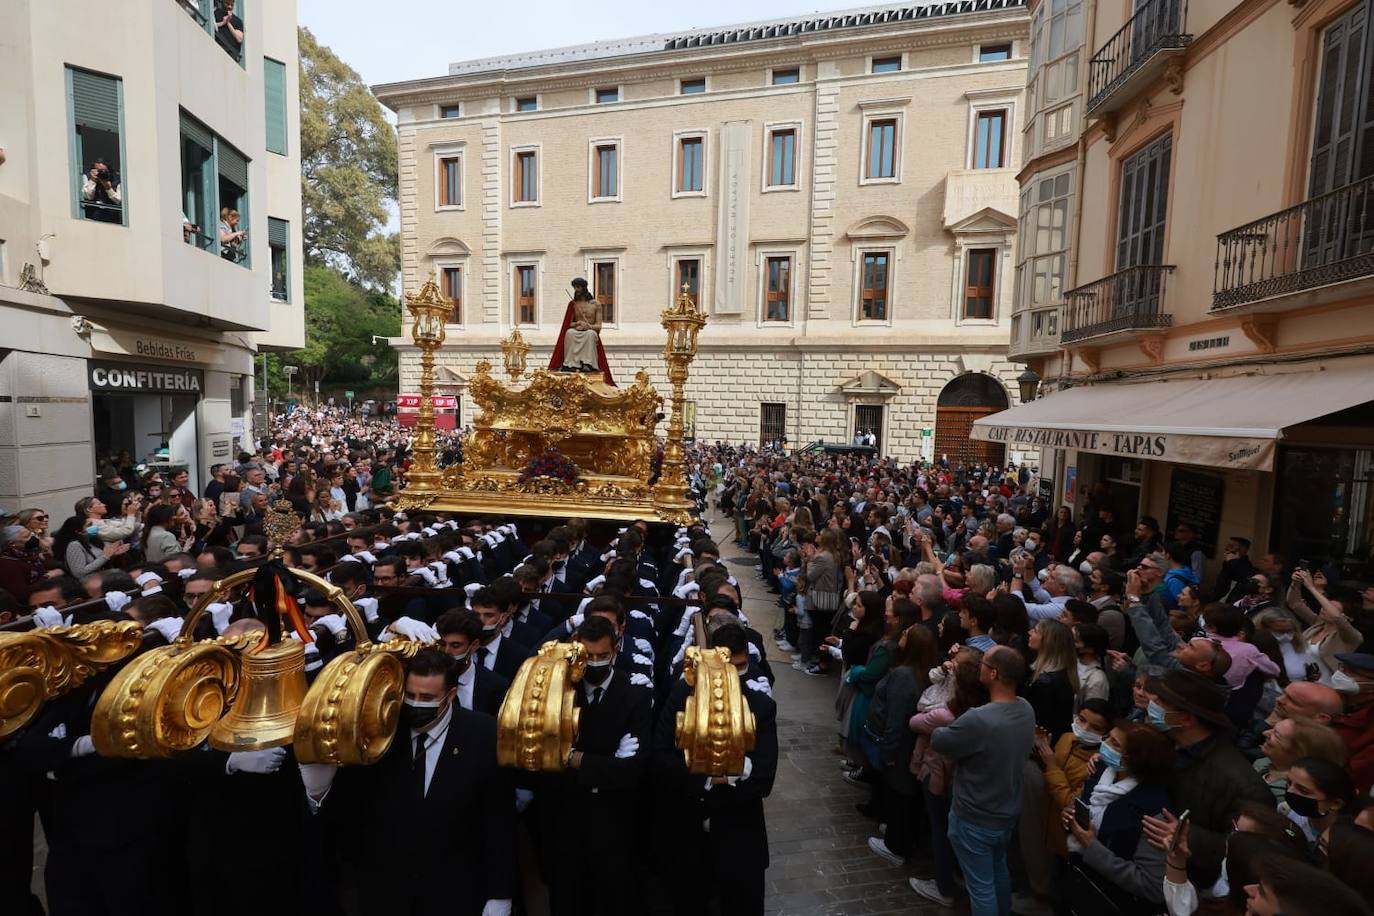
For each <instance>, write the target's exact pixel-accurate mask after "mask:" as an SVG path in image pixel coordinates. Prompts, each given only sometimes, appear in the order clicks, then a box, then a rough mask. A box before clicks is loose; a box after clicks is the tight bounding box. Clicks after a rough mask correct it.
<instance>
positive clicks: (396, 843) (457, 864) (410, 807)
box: [320, 707, 516, 916]
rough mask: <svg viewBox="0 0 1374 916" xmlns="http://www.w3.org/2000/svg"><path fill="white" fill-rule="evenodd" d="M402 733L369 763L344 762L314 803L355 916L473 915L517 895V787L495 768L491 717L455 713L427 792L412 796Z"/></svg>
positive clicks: (406, 736)
mask: <svg viewBox="0 0 1374 916" xmlns="http://www.w3.org/2000/svg"><path fill="white" fill-rule="evenodd" d="M409 738H410V733H409V731H406V730H403V731H402V732H401V733H400V734H399V735H398V737H397V739H396V740H395V741H393V742H392V745H391V748H390V749H389V750H388V751H387V753H386V756H384V757H383V758H382V759H381V760H380V761H379V762H378V763H377V764H376V765H374V766H367V767H343V768H341V769H340V770H339V774H338V777H337V778H336V779H335V781H334V786H333V788H332V789H331V790H330V792H329V794H328V795H326V796H325V798H324V801H323V803H322V805H321V807H320V816H322V817H327V818H329V825H330V827H331V828H332V830H334V831H337V832H338V833H339V834H340V842H339V844H338V849H339V855H340V864H341V866H342V868H341V874H342V875H343V876H344V877H345V879H346V880H349V882H350V883H355V882H356V883H355V887H354V888H353V890H354V892H355V893H356V899H357V903H358V914H359V916H392V914H395V913H410V914H418V916H478V914H480V913H481V912H482V906H483V904H484V902H485V901H487V900H502V899H512V898H514V896H515V890H516V886H515V790H514V786H513V784H512V783H511V777H510V773H509V772H507V771H505V770H502V769H501V768H499V767H498V766H497V765H496V720H495V719H493V718H492V717H491V716H488V715H484V714H482V713H477V712H469V711H468V710H466V709H462V708H461V707H459V708H455V709H454V710H453V720H452V722H450V724H449V727H448V733H447V735H445V737H444V747H443V751H442V752H441V754H440V756H439V760H438V763H437V764H436V766H435V770H434V774H433V776H432V777H431V779H430V784H429V791H428V792H427V793H426V794H425V797H424V799H423V800H417V799H416V798H415V793H414V789H413V782H412V778H411V753H412V746H411V744H410V741H409Z"/></svg>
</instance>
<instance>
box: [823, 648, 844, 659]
mask: <svg viewBox="0 0 1374 916" xmlns="http://www.w3.org/2000/svg"><path fill="white" fill-rule="evenodd" d="M825 651H827V652H829V653H830V657H831V658H833V659H835V660H836V661H844V653H843V652H841V651H840V647H839V646H826V647H825Z"/></svg>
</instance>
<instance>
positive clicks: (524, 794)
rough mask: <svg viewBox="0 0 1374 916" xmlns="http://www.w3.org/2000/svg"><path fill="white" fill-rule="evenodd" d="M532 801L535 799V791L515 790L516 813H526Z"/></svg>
mask: <svg viewBox="0 0 1374 916" xmlns="http://www.w3.org/2000/svg"><path fill="white" fill-rule="evenodd" d="M532 801H534V793H533V792H531V791H530V790H529V789H516V790H515V813H516V814H524V813H525V809H526V808H528V807H529V806H530V802H532Z"/></svg>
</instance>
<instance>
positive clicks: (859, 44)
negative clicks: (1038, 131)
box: [374, 0, 1028, 459]
mask: <svg viewBox="0 0 1374 916" xmlns="http://www.w3.org/2000/svg"><path fill="white" fill-rule="evenodd" d="M1027 37H1028V16H1027V13H1026V10H1025V5H1024V2H1023V0H959V2H946V3H917V4H912V3H906V4H901V5H885V6H881V7H870V8H865V9H862V10H853V11H846V12H836V13H827V14H823V15H820V14H817V15H808V16H804V17H798V18H795V19H786V20H778V21H770V22H756V23H748V24H744V25H737V26H730V27H723V28H716V29H698V30H693V31H687V32H682V33H675V34H664V35H651V36H645V37H635V38H626V39H621V40H616V41H607V42H602V43H596V44H591V45H583V46H578V47H569V48H559V49H554V50H546V51H531V52H530V53H527V54H520V55H515V56H510V57H503V58H496V59H486V60H475V61H467V62H463V63H456V64H453V65H452V66H451V67H450V68H449V72H448V74H446V75H444V76H438V77H433V78H427V79H420V80H415V81H409V82H403V83H393V84H388V85H383V86H378V87H375V88H374V91H375V92H376V94H377V96H378V98H380V99H381V100H382V102H383V103H384V104H386V105H387V106H389V107H390V108H391V109H393V110H394V111H395V112H396V114H397V120H398V131H399V149H400V175H401V188H400V196H401V214H400V215H401V239H402V254H403V280H404V285H405V287H406V288H407V289H415V288H417V287H418V285H419V284H420V283H422V282H423V281H424V280H425V279H426V278H427V277H430V276H437V277H438V280H439V282H440V284H441V287H442V289H443V290H444V292H445V293H446V294H447V295H448V296H449V297H450V298H452V299H453V301H454V307H453V315H452V319H451V325H450V327H449V328H448V342H447V343H446V345H445V347H444V348H443V349H442V350H441V351H440V352H439V353H438V354H437V362H438V367H439V368H438V370H437V372H438V378H439V382H440V390H441V391H442V392H443V393H444V394H454V395H457V396H458V398H459V404H460V408H459V410H460V413H462V412H463V407H462V395H463V393H464V389H465V385H466V382H467V378H468V377H469V376H470V374H471V373H472V371H473V368H474V366H475V364H476V363H477V362H478V361H479V360H481V359H492V360H493V361H495V362H497V363H498V364H499V359H500V350H499V343H500V340H501V339H502V338H503V337H504V336H506V335H507V334H508V333H509V332H510V331H511V329H512V328H516V327H518V328H519V329H520V331H521V333H522V335H523V336H524V337H525V338H526V339H527V340H528V341H530V343H531V344H532V346H533V351H532V352H531V354H530V357H529V359H530V365H531V367H536V366H543V365H547V363H548V360H549V356H550V353H551V351H552V349H553V346H554V344H555V337H556V335H557V333H558V330H559V328H560V325H561V322H562V319H563V315H564V311H565V309H566V305H567V302H568V300H569V298H570V295H571V287H570V285H569V284H570V281H571V280H572V279H573V278H574V277H585V278H586V279H587V280H588V282H589V284H590V285H591V288H592V290H593V291H594V292H595V294H596V296H597V298H598V299H599V300H600V302H601V303H602V307H603V311H604V314H605V328H604V331H603V333H602V340H603V342H604V344H605V346H606V350H607V353H608V359H609V362H610V364H611V369H612V371H613V373H614V374H615V376H616V378H617V380H624V379H627V378H630V377H632V376H633V374H634V372H635V371H636V370H638V369H639V368H641V367H642V368H645V369H647V370H649V371H650V373H651V375H652V377H653V379H654V382H655V384H656V385H657V386H658V387H659V389H660V391H666V390H668V386H667V382H666V378H665V375H664V367H663V363H662V359H661V356H660V353H661V350H662V346H663V339H664V338H663V335H664V332H663V330H662V328H661V326H660V324H659V313H660V312H661V311H662V309H664V308H666V307H667V306H668V305H669V304H670V302H672V300H673V298H674V297H675V295H677V294H678V293H679V292H680V291H681V289H682V288H683V287H684V286H686V287H687V289H688V291H689V292H690V293H691V294H692V295H693V296H695V297H697V298H698V301H699V303H700V304H701V306H702V308H703V309H704V310H705V311H706V312H708V314H709V315H710V324H709V325H708V326H707V328H706V330H705V331H704V332H703V334H702V335H701V339H700V345H701V353H700V355H699V356H698V358H697V360H696V362H695V364H694V365H693V367H692V377H691V380H690V381H689V383H688V388H687V397H688V399H689V403H688V404H687V405H686V408H687V419H688V427H689V430H688V431H689V434H690V435H694V436H695V437H696V438H698V439H702V440H710V441H714V440H729V441H734V442H741V441H748V442H755V443H758V442H768V441H771V440H774V439H776V438H777V437H779V436H786V437H787V439H788V440H789V441H790V442H791V443H792V444H793V445H801V444H805V443H809V442H813V441H817V440H824V441H827V442H849V441H851V440H852V439H853V437H854V435H855V434H856V432H858V431H860V430H869V431H872V433H873V434H874V436H875V437H876V438H877V440H878V442H879V445H880V448H881V449H882V450H883V451H884V452H885V453H886V454H890V455H893V456H896V457H899V458H904V459H914V458H917V457H919V456H922V455H925V456H928V457H929V456H933V455H938V454H940V453H947V454H949V455H950V456H951V458H963V459H973V458H987V459H1000V458H1001V457H1002V456H1003V454H1004V450H1003V447H1002V446H1001V445H1000V444H998V443H987V444H983V443H973V444H972V446H970V444H969V440H968V435H967V434H968V429H969V424H970V423H971V422H972V420H973V419H975V418H977V417H979V416H983V415H985V414H988V413H991V412H995V411H997V410H1000V409H1002V408H1004V407H1007V406H1009V405H1010V404H1012V403H1015V401H1016V394H1015V379H1016V377H1017V374H1018V372H1020V371H1022V367H1020V366H1015V365H1013V364H1012V363H1011V362H1010V361H1009V360H1008V359H1007V355H1006V351H1007V338H1008V327H1009V321H1010V318H1011V288H1010V287H1011V284H1010V280H1011V276H1012V270H1013V262H1012V257H1013V253H1014V247H1015V246H1014V239H1015V234H1016V221H1017V210H1016V194H1017V188H1016V182H1015V175H1016V172H1017V169H1018V168H1019V165H1020V152H1019V150H1018V149H1017V144H1015V143H1014V142H1012V138H1014V137H1015V136H1016V135H1017V134H1018V133H1019V131H1020V129H1021V120H1022V119H1023V118H1024V117H1025V106H1024V102H1023V98H1024V87H1025V74H1026V53H1027ZM396 343H397V345H398V349H399V350H400V351H401V352H400V357H401V379H402V382H401V388H402V391H403V392H405V393H413V392H415V391H416V390H417V388H416V386H417V384H418V375H419V368H418V365H419V359H418V353H417V352H416V351H415V349H414V348H413V346H411V345H410V340H409V336H408V334H403V335H402V337H401V338H399V339H398V340H397V341H396ZM469 419H470V417H468V416H466V415H465V414H464V415H463V416H461V420H462V422H467V421H468V420H469Z"/></svg>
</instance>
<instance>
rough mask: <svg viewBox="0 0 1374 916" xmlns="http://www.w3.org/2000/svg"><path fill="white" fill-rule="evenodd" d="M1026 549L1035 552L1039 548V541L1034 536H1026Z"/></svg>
mask: <svg viewBox="0 0 1374 916" xmlns="http://www.w3.org/2000/svg"><path fill="white" fill-rule="evenodd" d="M1026 549H1027V550H1029V551H1030V552H1031V553H1035V552H1036V551H1037V550H1039V549H1040V542H1039V541H1037V540H1036V539H1035V538H1026Z"/></svg>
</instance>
